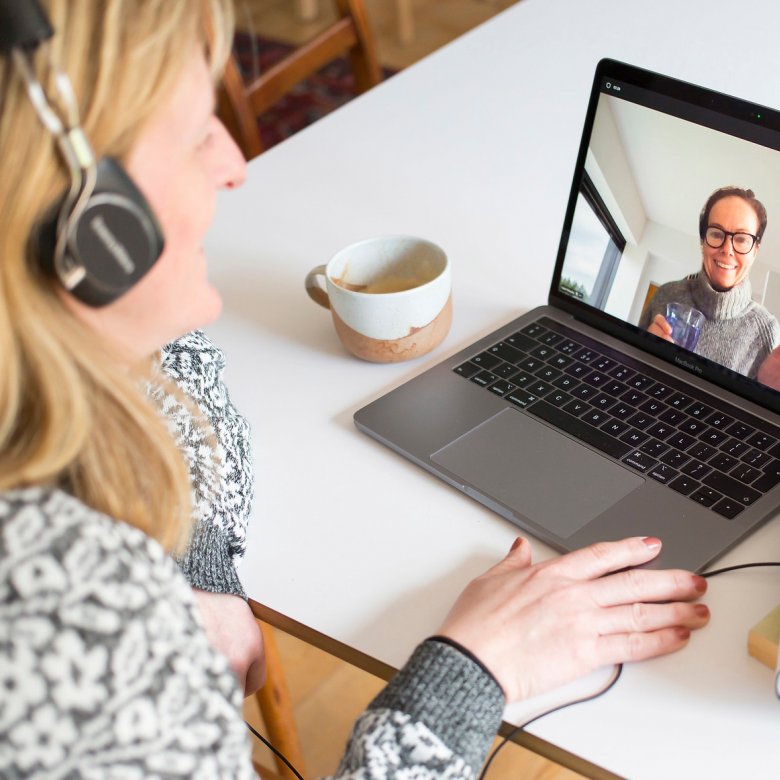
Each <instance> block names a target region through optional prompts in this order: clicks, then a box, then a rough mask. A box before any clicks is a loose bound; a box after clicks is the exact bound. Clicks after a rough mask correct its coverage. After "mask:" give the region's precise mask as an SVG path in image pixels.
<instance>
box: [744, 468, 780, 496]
mask: <svg viewBox="0 0 780 780" xmlns="http://www.w3.org/2000/svg"><path fill="white" fill-rule="evenodd" d="M778 482H780V473H778V472H764V473H763V474H762V475H761V476H760V477H759V478H758V479H757V480H756V481H755V482H754V483H753V484H752V485H751V487H752V488H753V489H754V490H758V491H760V492H761V493H768V492H769V491H770V490H771V489H772V488H773V487H774V486H775V485H776V484H777V483H778Z"/></svg>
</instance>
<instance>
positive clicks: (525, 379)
mask: <svg viewBox="0 0 780 780" xmlns="http://www.w3.org/2000/svg"><path fill="white" fill-rule="evenodd" d="M512 381H513V382H514V383H515V384H516V385H517V386H518V387H525V386H526V385H530V384H531V382H535V381H536V377H535V376H534V375H533V374H528V373H526V372H525V371H518V372H517V373H516V374H514V375H513V376H512Z"/></svg>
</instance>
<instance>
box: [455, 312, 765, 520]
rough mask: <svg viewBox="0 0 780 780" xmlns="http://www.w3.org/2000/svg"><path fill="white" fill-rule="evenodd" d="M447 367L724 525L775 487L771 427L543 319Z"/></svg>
mask: <svg viewBox="0 0 780 780" xmlns="http://www.w3.org/2000/svg"><path fill="white" fill-rule="evenodd" d="M454 370H455V372H456V373H457V374H460V375H461V376H462V377H464V378H466V379H468V380H470V381H471V382H474V383H475V384H477V385H480V386H481V387H484V388H485V389H486V390H487V391H488V392H490V393H494V394H495V395H498V396H501V397H502V398H504V399H505V400H506V401H507V402H508V403H511V404H514V405H515V406H518V407H521V408H523V409H525V410H526V411H528V412H529V413H531V414H533V415H535V416H536V417H538V418H539V419H541V420H544V421H545V422H547V423H549V424H550V425H552V426H554V427H556V428H558V429H559V430H561V431H563V432H565V433H567V434H569V435H570V436H573V437H574V438H576V439H579V440H580V441H582V442H583V443H585V444H589V445H590V446H591V447H594V448H595V449H597V450H600V451H601V452H603V453H605V454H606V455H609V456H611V457H613V458H615V459H616V460H618V461H620V462H622V463H624V464H625V465H626V466H629V467H630V468H632V469H634V470H636V471H638V472H641V473H643V474H646V475H648V476H649V477H651V478H652V479H654V480H656V481H657V482H660V483H662V484H664V485H668V487H669V488H671V489H672V490H676V491H677V492H678V493H681V494H683V495H685V496H688V498H690V499H691V500H692V501H696V502H697V503H698V504H701V505H702V506H704V507H707V508H710V509H712V510H713V511H715V512H717V513H718V514H720V515H722V516H723V517H726V518H728V519H733V518H734V517H736V516H737V515H738V514H739V513H740V512H741V511H742V510H743V509H744V508H745V507H746V506H750V505H751V504H753V503H754V502H755V501H757V500H758V499H759V498H760V497H761V496H762V495H763V494H764V493H766V492H767V491H768V490H770V489H771V488H773V487H774V486H775V485H777V484H778V482H780V429H777V428H775V427H774V426H770V425H769V424H768V423H766V422H765V421H762V420H759V419H757V418H754V417H752V416H750V415H748V414H747V413H746V412H744V411H743V410H741V409H738V408H736V407H733V406H730V405H728V404H726V403H725V402H723V401H721V400H719V399H717V398H713V397H712V396H710V395H707V394H706V393H704V392H702V391H699V390H698V389H697V388H692V387H688V386H686V385H685V384H683V383H682V382H679V383H678V382H676V381H675V380H674V379H671V378H669V377H664V376H663V375H662V374H660V373H658V372H655V371H654V370H653V369H652V368H650V367H649V366H646V365H643V364H642V363H640V362H639V361H636V360H634V359H633V358H629V357H627V356H626V355H620V354H619V353H613V352H611V351H610V352H607V349H606V348H605V347H604V345H598V344H596V343H595V342H590V341H589V340H588V339H587V338H586V337H584V336H583V335H582V334H580V333H575V332H574V331H572V330H570V329H568V328H566V327H565V326H564V325H561V324H560V323H558V322H555V321H554V320H551V319H549V318H547V317H542V318H541V319H539V320H538V321H536V322H533V323H531V324H530V325H527V326H525V327H524V328H522V330H520V331H518V332H517V333H515V334H514V335H512V336H509V337H508V338H505V339H504V340H503V341H500V342H499V343H497V344H494V345H493V346H492V347H490V348H489V349H487V350H485V351H484V352H480V353H479V354H478V355H474V356H473V357H472V358H471V359H470V360H469V361H467V362H466V363H463V364H461V365H459V366H457V367H456V368H455V369H454Z"/></svg>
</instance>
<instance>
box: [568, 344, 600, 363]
mask: <svg viewBox="0 0 780 780" xmlns="http://www.w3.org/2000/svg"><path fill="white" fill-rule="evenodd" d="M574 357H576V358H577V360H579V361H580V362H582V363H592V362H593V361H594V360H596V359H598V358H600V357H601V355H600V354H599V353H598V352H596V350H595V349H588V348H587V347H586V348H585V349H582V350H580V351H579V352H578V353H577V354H576V355H575V356H574Z"/></svg>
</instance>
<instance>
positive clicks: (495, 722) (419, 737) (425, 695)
mask: <svg viewBox="0 0 780 780" xmlns="http://www.w3.org/2000/svg"><path fill="white" fill-rule="evenodd" d="M503 709H504V695H503V692H502V691H501V688H500V686H499V685H498V683H497V682H496V681H495V679H494V678H493V676H492V675H490V674H489V673H488V672H487V671H486V670H485V669H484V668H483V667H482V666H481V665H480V664H478V663H477V662H476V661H475V660H473V659H471V658H470V657H468V656H467V655H466V654H464V653H463V652H461V651H460V650H458V649H457V648H456V647H453V646H451V645H449V644H445V643H443V642H440V641H436V640H435V639H429V640H427V641H425V642H423V643H422V644H421V645H419V646H418V647H417V649H416V650H415V651H414V653H413V654H412V657H411V658H410V659H409V661H408V662H407V663H406V665H405V666H404V667H403V669H401V671H400V672H399V673H398V674H397V675H396V676H395V677H394V678H393V680H392V681H391V682H390V683H389V684H388V685H387V687H386V688H384V690H383V691H381V692H380V694H379V695H378V696H377V697H376V699H374V701H373V702H372V703H371V704H370V705H369V707H368V709H367V710H366V711H365V712H364V713H363V715H362V716H361V717H360V718H359V719H358V720H357V722H356V723H355V726H354V728H353V731H352V735H351V737H350V740H349V743H348V745H347V750H346V752H345V754H344V757H343V759H342V761H341V765H340V766H339V769H338V772H337V774H336V778H337V780H342V779H343V780H346V779H347V778H350V779H351V778H360V779H361V780H370V779H371V778H382V780H392V778H404V777H407V778H408V777H415V778H418V779H419V780H434V779H436V780H438V779H439V778H448V779H449V778H452V779H453V780H454V779H455V778H463V779H464V780H471V779H472V778H474V777H476V776H477V774H478V772H479V768H480V767H481V766H482V763H483V762H484V760H485V756H486V755H487V751H488V749H489V747H490V744H491V741H492V739H493V737H494V736H495V734H496V732H497V731H498V727H499V726H500V724H501V715H502V713H503Z"/></svg>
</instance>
